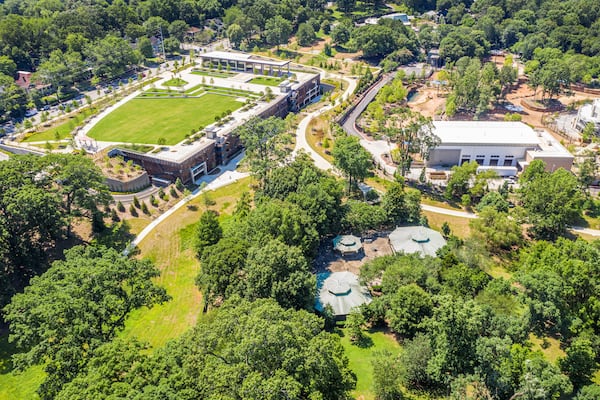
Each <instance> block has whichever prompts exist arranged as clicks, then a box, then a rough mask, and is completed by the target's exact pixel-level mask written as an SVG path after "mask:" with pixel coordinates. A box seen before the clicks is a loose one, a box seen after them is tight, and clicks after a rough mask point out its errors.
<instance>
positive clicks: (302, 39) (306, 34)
mask: <svg viewBox="0 0 600 400" xmlns="http://www.w3.org/2000/svg"><path fill="white" fill-rule="evenodd" d="M296 39H297V40H298V44H299V45H300V46H310V45H311V44H312V43H313V42H314V41H315V40H317V35H316V34H315V30H314V29H313V27H312V26H311V25H310V24H309V23H306V22H304V23H302V24H300V25H298V31H297V32H296Z"/></svg>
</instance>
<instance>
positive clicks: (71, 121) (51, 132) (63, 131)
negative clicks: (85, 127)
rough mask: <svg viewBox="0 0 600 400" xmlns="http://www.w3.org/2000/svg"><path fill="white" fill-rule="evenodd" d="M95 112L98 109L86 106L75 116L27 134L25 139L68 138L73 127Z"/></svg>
mask: <svg viewBox="0 0 600 400" xmlns="http://www.w3.org/2000/svg"><path fill="white" fill-rule="evenodd" d="M95 112H96V109H94V108H92V109H90V108H89V107H86V108H85V109H83V110H82V111H81V112H79V113H77V114H76V115H75V116H73V117H70V118H69V117H67V118H65V119H63V120H62V121H59V122H58V123H56V125H53V126H50V127H48V128H43V130H41V131H40V132H38V133H33V134H31V135H29V136H27V138H25V140H23V141H24V142H45V141H46V140H56V137H57V136H58V139H59V140H62V139H66V138H68V137H69V136H70V133H71V131H72V130H73V129H75V128H76V127H78V126H79V125H81V124H82V123H83V120H84V119H86V118H87V117H89V116H90V115H92V114H94V113H95ZM57 134H58V135H57Z"/></svg>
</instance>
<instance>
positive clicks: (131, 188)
mask: <svg viewBox="0 0 600 400" xmlns="http://www.w3.org/2000/svg"><path fill="white" fill-rule="evenodd" d="M106 184H107V185H108V187H109V188H110V190H112V191H113V192H138V191H140V190H142V189H145V188H147V187H148V186H150V178H149V177H148V173H147V172H145V171H144V172H143V173H142V174H141V175H140V176H137V177H135V178H131V179H129V180H120V179H116V178H108V177H107V178H106Z"/></svg>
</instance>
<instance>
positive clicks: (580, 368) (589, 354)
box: [558, 336, 598, 392]
mask: <svg viewBox="0 0 600 400" xmlns="http://www.w3.org/2000/svg"><path fill="white" fill-rule="evenodd" d="M566 353H567V355H566V356H565V357H564V358H561V359H559V361H558V365H559V367H560V369H561V370H562V372H563V373H565V374H566V375H567V376H568V377H569V379H570V380H571V383H572V384H573V389H574V391H575V392H576V391H578V390H579V389H580V388H582V387H583V386H586V385H589V384H591V383H592V377H593V375H594V371H597V370H598V364H597V363H596V353H597V352H596V350H595V349H594V346H593V344H592V341H591V340H590V338H587V337H584V336H580V337H577V338H575V340H573V342H572V343H571V345H570V346H569V347H567V350H566Z"/></svg>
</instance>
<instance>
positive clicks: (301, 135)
mask: <svg viewBox="0 0 600 400" xmlns="http://www.w3.org/2000/svg"><path fill="white" fill-rule="evenodd" d="M325 77H332V78H334V79H342V80H344V81H345V82H346V83H347V84H348V87H347V88H346V90H345V91H344V93H342V95H341V96H340V97H341V99H342V101H345V100H348V99H349V98H350V96H351V95H352V93H354V91H355V90H356V86H357V83H358V82H357V81H356V79H352V78H348V77H345V76H341V75H334V74H327V75H325ZM334 107H335V106H334V105H332V104H330V105H327V106H323V107H321V108H320V109H318V110H317V111H313V112H311V113H310V114H308V115H306V116H305V117H304V118H303V119H302V121H300V123H299V124H298V128H297V129H296V147H295V148H294V151H293V152H292V157H295V156H296V154H298V151H300V150H303V151H304V152H305V153H307V154H308V155H309V156H310V158H312V159H313V161H314V162H315V165H316V166H317V168H320V169H322V170H325V171H327V170H332V171H335V167H334V166H333V165H332V164H331V163H330V162H329V161H327V160H326V159H325V158H323V156H321V155H320V154H319V153H317V152H316V151H315V150H313V148H312V147H310V145H309V144H308V141H307V140H306V135H307V129H308V125H309V124H310V122H311V121H312V120H313V119H314V118H317V117H319V116H320V115H322V114H324V113H326V112H327V111H329V110H331V109H332V108H334Z"/></svg>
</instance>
